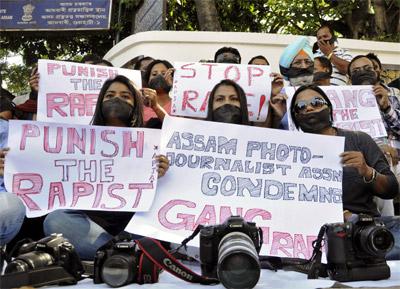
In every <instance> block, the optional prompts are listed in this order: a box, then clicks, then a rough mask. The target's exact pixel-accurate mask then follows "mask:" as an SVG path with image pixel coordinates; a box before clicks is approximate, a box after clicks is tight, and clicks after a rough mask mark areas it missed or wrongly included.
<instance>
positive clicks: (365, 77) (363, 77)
mask: <svg viewBox="0 0 400 289" xmlns="http://www.w3.org/2000/svg"><path fill="white" fill-rule="evenodd" d="M376 82H377V77H376V73H375V71H372V70H364V69H363V70H360V71H356V72H354V73H353V74H352V75H351V84H352V85H361V84H371V85H372V84H375V83H376Z"/></svg>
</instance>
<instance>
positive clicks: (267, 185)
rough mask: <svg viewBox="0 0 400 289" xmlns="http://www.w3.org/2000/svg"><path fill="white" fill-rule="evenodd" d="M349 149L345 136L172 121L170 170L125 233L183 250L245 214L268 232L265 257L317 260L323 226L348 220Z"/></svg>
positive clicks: (167, 134)
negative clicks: (315, 247)
mask: <svg viewBox="0 0 400 289" xmlns="http://www.w3.org/2000/svg"><path fill="white" fill-rule="evenodd" d="M327 147H329V150H326V148H327ZM343 150H344V138H342V137H331V136H318V135H311V134H303V133H298V132H290V131H280V130H274V129H265V128H258V127H248V126H240V125H232V124H222V123H215V122H206V123H205V122H204V121H198V120H192V119H182V118H173V117H168V118H167V119H165V120H164V124H163V130H162V136H161V151H162V152H163V154H165V155H166V156H167V157H168V158H169V160H170V169H169V171H168V173H167V174H166V175H165V176H164V177H163V178H162V179H161V180H160V181H159V186H158V190H157V196H156V198H155V202H154V204H153V206H152V207H151V211H149V212H146V213H136V214H135V216H134V217H133V219H132V220H131V222H130V223H129V224H128V226H127V228H126V229H125V230H127V231H129V232H133V233H137V234H142V235H143V234H145V235H147V236H150V237H154V238H158V239H161V240H166V241H170V242H174V243H180V242H181V241H182V240H183V239H184V238H186V237H187V236H189V235H190V234H191V233H192V231H193V230H194V229H195V228H196V227H197V226H198V225H200V224H203V225H214V224H220V223H222V222H224V221H225V220H226V218H228V217H229V216H230V215H232V214H239V215H242V216H243V217H244V218H245V220H247V221H253V222H256V224H257V226H259V227H261V228H262V230H263V232H264V245H263V247H262V251H261V253H262V254H268V255H280V256H292V257H302V258H309V257H310V254H311V252H312V246H311V242H312V241H313V240H314V239H315V236H316V235H317V234H318V232H319V229H320V227H321V225H323V224H324V223H331V222H340V221H342V220H343V214H342V167H341V165H340V158H339V154H340V153H341V152H343ZM189 245H193V246H199V244H198V239H195V240H194V241H192V242H190V243H189Z"/></svg>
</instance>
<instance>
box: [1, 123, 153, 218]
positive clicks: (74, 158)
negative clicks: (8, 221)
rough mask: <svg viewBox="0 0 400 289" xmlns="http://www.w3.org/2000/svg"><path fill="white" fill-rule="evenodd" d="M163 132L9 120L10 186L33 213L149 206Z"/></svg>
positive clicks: (7, 175) (7, 168)
mask: <svg viewBox="0 0 400 289" xmlns="http://www.w3.org/2000/svg"><path fill="white" fill-rule="evenodd" d="M159 141H160V131H159V130H153V129H144V128H117V127H108V126H107V127H106V126H84V125H70V124H54V123H42V122H37V121H35V122H31V121H17V120H11V121H10V135H9V139H8V145H9V147H10V151H9V153H8V154H7V156H6V159H5V161H6V166H5V185H6V188H7V191H9V192H13V193H14V194H16V195H18V196H19V197H20V198H21V200H22V201H23V203H24V204H25V206H26V208H27V216H28V217H37V216H41V215H45V214H47V213H49V212H51V211H53V210H56V209H58V208H63V209H67V208H70V209H80V210H103V211H132V212H133V211H147V210H148V209H149V208H150V206H151V204H152V202H153V197H154V194H155V190H156V187H157V162H156V160H155V158H156V155H157V154H158V146H159Z"/></svg>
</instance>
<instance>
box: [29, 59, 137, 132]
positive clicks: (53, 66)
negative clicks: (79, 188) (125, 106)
mask: <svg viewBox="0 0 400 289" xmlns="http://www.w3.org/2000/svg"><path fill="white" fill-rule="evenodd" d="M38 72H39V75H40V79H39V92H38V113H37V120H39V121H45V122H57V123H76V124H90V121H91V120H92V118H93V114H94V110H95V108H96V103H97V98H98V95H99V92H100V90H101V87H102V86H103V83H104V82H105V81H106V80H107V79H109V78H114V77H115V76H117V75H119V74H121V75H124V76H126V77H128V78H129V79H130V80H131V81H133V82H134V84H135V85H136V86H137V87H138V88H141V87H142V78H141V74H140V71H139V70H131V69H124V68H118V67H109V66H99V65H91V64H83V63H75V62H66V61H57V60H47V59H39V63H38Z"/></svg>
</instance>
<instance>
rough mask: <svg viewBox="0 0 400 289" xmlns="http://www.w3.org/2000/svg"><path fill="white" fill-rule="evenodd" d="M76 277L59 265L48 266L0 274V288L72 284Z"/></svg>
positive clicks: (75, 281) (74, 282)
mask: <svg viewBox="0 0 400 289" xmlns="http://www.w3.org/2000/svg"><path fill="white" fill-rule="evenodd" d="M77 281H78V280H77V279H76V278H75V277H74V276H72V275H71V274H69V273H68V272H67V271H65V269H64V268H63V267H61V266H50V267H45V268H40V269H35V270H30V271H27V272H16V273H7V274H6V275H3V276H0V288H1V289H3V288H18V287H22V286H27V285H29V286H33V287H41V286H46V285H55V284H60V283H61V284H62V283H63V284H68V285H73V284H76V283H77Z"/></svg>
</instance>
